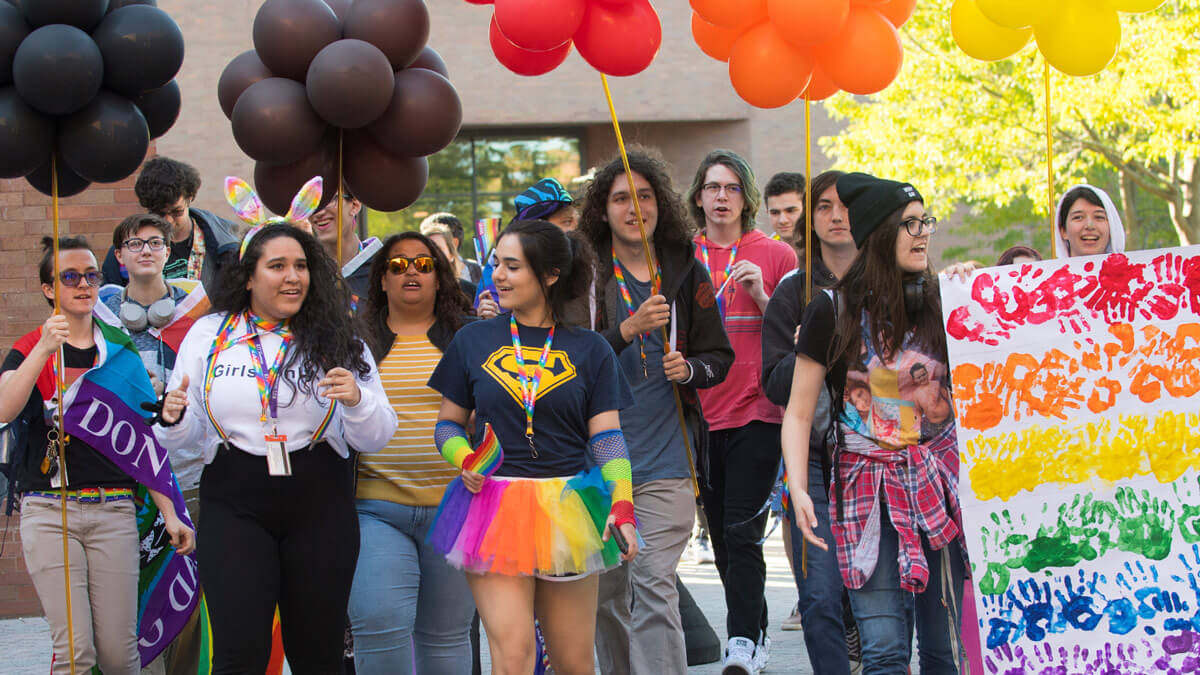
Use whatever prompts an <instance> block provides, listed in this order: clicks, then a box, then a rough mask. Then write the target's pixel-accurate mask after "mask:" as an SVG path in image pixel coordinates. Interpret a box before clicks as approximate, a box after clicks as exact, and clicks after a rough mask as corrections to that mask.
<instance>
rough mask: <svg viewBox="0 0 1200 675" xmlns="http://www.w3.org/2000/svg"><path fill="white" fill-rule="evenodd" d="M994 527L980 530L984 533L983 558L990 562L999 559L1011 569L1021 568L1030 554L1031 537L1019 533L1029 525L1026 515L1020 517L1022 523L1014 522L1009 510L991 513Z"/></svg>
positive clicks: (985, 527)
mask: <svg viewBox="0 0 1200 675" xmlns="http://www.w3.org/2000/svg"><path fill="white" fill-rule="evenodd" d="M990 518H991V521H992V525H988V526H984V527H982V528H980V530H981V531H982V533H983V556H984V558H987V559H989V560H995V559H999V561H1000V562H1001V563H1003V564H1004V565H1007V566H1009V567H1013V568H1016V567H1020V566H1021V561H1022V560H1023V559H1024V558H1025V556H1026V554H1027V553H1028V552H1029V535H1027V534H1024V533H1022V532H1020V531H1019V529H1020V528H1021V527H1023V526H1024V525H1026V524H1027V521H1026V519H1025V516H1024V515H1020V516H1019V520H1020V523H1019V524H1018V523H1015V522H1013V517H1012V514H1011V513H1009V512H1008V509H1005V510H1004V511H1001V512H999V513H995V512H993V513H991V514H990Z"/></svg>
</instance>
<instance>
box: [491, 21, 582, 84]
mask: <svg viewBox="0 0 1200 675" xmlns="http://www.w3.org/2000/svg"><path fill="white" fill-rule="evenodd" d="M488 39H489V40H490V41H491V43H492V53H493V54H495V55H496V60H497V61H499V62H500V64H501V65H503V66H504V67H505V68H508V69H509V70H511V71H513V72H514V73H516V74H518V75H526V76H533V75H544V74H546V73H548V72H550V71H552V70H554V69H555V68H557V67H558V66H559V65H561V64H562V62H563V61H566V60H567V54H570V53H571V42H570V41H567V42H566V44H563V45H561V46H559V47H556V48H554V49H551V50H549V51H545V52H531V51H529V50H528V49H521V48H520V47H518V46H516V45H514V44H513V43H511V42H509V41H508V38H506V37H504V33H501V32H500V27H499V26H497V25H496V17H495V16H492V25H491V28H489V29H488Z"/></svg>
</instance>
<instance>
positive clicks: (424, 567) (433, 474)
mask: <svg viewBox="0 0 1200 675" xmlns="http://www.w3.org/2000/svg"><path fill="white" fill-rule="evenodd" d="M380 250H381V251H382V252H383V255H379V256H376V257H375V261H374V263H373V264H372V265H371V273H370V281H369V282H368V291H367V298H366V307H365V310H364V311H363V312H362V313H361V314H360V315H359V317H360V318H361V319H362V320H363V321H364V322H365V323H366V326H367V333H368V335H369V336H370V337H371V342H372V343H373V347H372V349H373V351H374V354H375V358H376V360H377V361H378V362H379V377H380V379H381V380H382V382H383V389H384V391H385V392H386V393H387V396H388V399H389V401H390V403H391V405H392V407H393V408H394V409H395V411H396V415H397V417H398V418H399V422H400V423H399V426H398V427H397V429H396V434H395V435H394V436H392V438H391V440H389V441H388V443H387V446H385V447H384V449H383V450H381V451H380V452H378V453H375V454H373V455H366V456H363V457H362V458H360V460H359V465H358V487H357V489H356V495H355V496H356V498H357V499H356V505H357V507H358V528H359V541H360V546H359V553H358V567H357V569H356V570H355V573H354V585H353V587H352V588H351V590H350V626H351V630H352V631H353V633H354V668H355V671H356V672H358V673H360V674H362V675H371V674H372V673H380V674H391V673H397V674H399V673H412V672H414V666H415V672H418V673H446V674H447V675H453V674H454V673H464V674H467V673H470V672H471V643H470V640H469V639H468V636H467V632H468V629H469V628H470V625H471V615H472V613H473V612H474V611H475V603H474V602H473V601H472V600H471V590H470V589H469V588H468V587H467V582H466V579H465V578H464V577H463V573H462V572H461V571H460V570H456V569H454V568H453V567H451V566H450V565H448V564H447V563H446V560H445V558H444V557H442V556H441V555H440V554H439V553H438V552H437V551H435V550H434V549H433V547H432V546H429V545H428V544H426V542H425V537H426V535H428V533H429V528H430V525H432V524H433V517H434V514H436V513H437V505H438V503H439V502H440V501H441V500H442V495H443V494H444V493H445V491H446V485H447V484H449V483H450V481H451V480H453V479H454V477H455V476H457V475H458V471H456V470H454V469H453V468H452V467H450V466H449V465H448V464H446V463H445V462H442V461H440V460H439V459H438V457H437V455H436V453H437V448H436V447H435V446H434V445H433V428H434V425H435V424H436V423H437V415H438V409H439V407H440V404H441V401H442V397H441V394H439V393H438V392H436V391H434V390H433V389H431V388H429V386H428V385H426V384H425V383H426V382H427V381H428V380H429V376H430V375H432V374H433V369H434V367H436V366H437V364H438V361H440V360H441V358H442V352H443V351H444V350H445V349H446V347H447V346H448V345H449V344H450V339H451V338H453V337H454V333H455V332H457V331H458V329H459V328H460V327H462V326H463V325H464V324H465V323H467V322H468V321H470V320H472V319H471V317H468V316H467V312H468V311H469V310H470V304H469V303H468V301H467V298H466V296H464V295H463V293H462V291H461V290H459V284H458V278H457V276H456V275H455V273H454V268H453V267H452V266H451V264H450V262H449V261H448V260H447V259H446V257H445V256H444V255H443V254H442V252H441V250H439V247H438V246H437V245H435V244H434V243H433V242H432V241H430V240H429V238H428V237H426V236H425V235H422V234H418V233H416V232H402V233H400V234H395V235H392V236H391V237H389V238H388V239H387V240H386V241H384V243H383V247H382V248H381V249H380ZM414 652H415V658H414Z"/></svg>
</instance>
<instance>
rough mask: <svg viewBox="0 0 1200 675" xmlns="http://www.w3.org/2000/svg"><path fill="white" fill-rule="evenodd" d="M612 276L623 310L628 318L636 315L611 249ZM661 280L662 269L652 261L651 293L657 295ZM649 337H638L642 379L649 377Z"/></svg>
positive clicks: (615, 255)
mask: <svg viewBox="0 0 1200 675" xmlns="http://www.w3.org/2000/svg"><path fill="white" fill-rule="evenodd" d="M612 259H613V276H614V277H616V279H617V288H620V289H621V299H622V300H624V301H625V309H627V310H629V316H633V315H634V314H637V308H635V307H634V306H633V296H632V295H631V294H630V293H629V286H628V285H626V283H625V270H624V268H622V267H621V263H620V261H618V260H617V249H616V248H615V247H614V248H613V254H612ZM661 278H662V267H661V266H660V265H659V264H658V261H657V260H655V261H654V276H653V277H652V278H651V280H650V286H651V293H652V294H657V292H658V288H659V284H660V283H661V281H660V280H661ZM648 337H650V333H644V334H642V335H639V336H638V348H639V350H640V351H641V354H642V377H643V378H646V377H650V373H649V372H648V371H647V369H646V338H648Z"/></svg>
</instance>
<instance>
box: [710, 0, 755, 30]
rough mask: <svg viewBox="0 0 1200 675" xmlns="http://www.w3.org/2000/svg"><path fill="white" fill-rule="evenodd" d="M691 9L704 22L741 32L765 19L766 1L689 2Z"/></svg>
mask: <svg viewBox="0 0 1200 675" xmlns="http://www.w3.org/2000/svg"><path fill="white" fill-rule="evenodd" d="M691 4H692V9H694V10H696V13H697V14H699V15H700V16H702V17H704V20H705V21H707V22H709V23H711V24H715V25H717V26H723V27H725V28H733V29H735V30H743V29H746V28H749V27H750V26H753V25H755V24H757V23H761V22H762V20H763V19H765V18H767V0H691Z"/></svg>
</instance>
